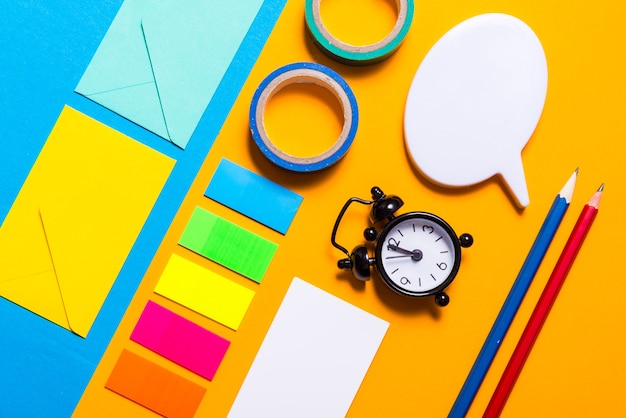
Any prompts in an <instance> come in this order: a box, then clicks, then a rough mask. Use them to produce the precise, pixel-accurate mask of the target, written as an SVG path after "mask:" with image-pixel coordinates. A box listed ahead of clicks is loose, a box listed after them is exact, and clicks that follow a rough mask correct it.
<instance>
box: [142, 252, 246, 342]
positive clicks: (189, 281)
mask: <svg viewBox="0 0 626 418" xmlns="http://www.w3.org/2000/svg"><path fill="white" fill-rule="evenodd" d="M154 291H155V292H156V293H158V294H160V295H161V296H164V297H166V298H168V299H171V300H173V301H174V302H176V303H179V304H181V305H183V306H186V307H188V308H189V309H191V310H193V311H196V312H198V313H199V314H202V315H204V316H206V317H208V318H211V319H213V320H214V321H217V322H219V323H221V324H224V325H226V326H227V327H229V328H232V329H234V330H236V329H237V328H239V324H240V323H241V320H242V319H243V316H244V315H245V313H246V311H247V310H248V306H249V305H250V302H251V301H252V298H253V297H254V291H252V290H250V289H248V288H247V287H244V286H241V285H240V284H237V283H235V282H233V281H232V280H229V279H227V278H225V277H222V276H220V275H219V274H217V273H215V272H212V271H211V270H207V269H206V268H204V267H202V266H200V265H198V264H196V263H194V262H192V261H189V260H187V259H185V258H183V257H181V256H179V255H176V254H172V256H171V257H170V259H169V261H168V263H167V265H166V266H165V270H163V273H162V274H161V277H160V278H159V282H158V283H157V285H156V288H155V289H154Z"/></svg>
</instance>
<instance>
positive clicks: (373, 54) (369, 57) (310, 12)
mask: <svg viewBox="0 0 626 418" xmlns="http://www.w3.org/2000/svg"><path fill="white" fill-rule="evenodd" d="M321 2H322V0H306V4H305V19H306V24H307V27H308V29H309V33H310V34H311V36H312V38H313V41H314V42H315V43H316V44H317V46H318V47H320V48H321V49H322V51H324V52H325V53H326V54H327V55H328V56H330V57H331V58H333V59H336V60H338V61H340V62H342V63H344V64H351V65H364V64H373V63H376V62H379V61H382V60H384V59H385V58H387V57H389V56H390V55H392V54H393V53H394V52H395V51H396V50H397V49H398V48H399V47H400V44H402V41H403V40H404V38H405V36H406V34H407V32H408V30H409V28H410V27H411V22H412V21H413V10H414V4H413V0H396V7H397V11H398V19H397V20H396V24H395V25H394V27H393V29H392V30H391V32H390V33H389V34H388V35H387V36H386V37H385V38H383V39H382V40H380V41H378V42H375V43H373V44H369V45H363V46H358V45H352V44H349V43H346V42H343V41H341V40H339V39H337V38H336V37H334V36H333V35H332V34H331V33H330V32H329V31H328V29H326V26H324V23H323V22H322V17H321V15H320V4H321Z"/></svg>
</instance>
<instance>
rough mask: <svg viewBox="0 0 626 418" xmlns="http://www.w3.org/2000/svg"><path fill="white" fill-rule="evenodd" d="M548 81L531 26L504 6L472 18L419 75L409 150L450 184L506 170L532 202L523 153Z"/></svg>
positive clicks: (512, 186)
mask: <svg viewBox="0 0 626 418" xmlns="http://www.w3.org/2000/svg"><path fill="white" fill-rule="evenodd" d="M547 87H548V67H547V63H546V57H545V54H544V51H543V48H542V46H541V43H540V41H539V39H538V38H537V36H536V35H535V33H534V32H533V31H532V29H530V28H529V27H528V26H527V25H526V24H525V23H524V22H522V21H521V20H519V19H517V18H515V17H513V16H510V15H506V14H501V13H488V14H483V15H479V16H475V17H473V18H470V19H468V20H466V21H464V22H462V23H460V24H458V25H457V26H455V27H454V28H452V29H451V30H450V31H449V32H447V33H446V34H445V35H444V36H443V37H441V39H439V41H437V43H436V44H435V45H434V46H433V47H432V48H431V50H430V51H429V52H428V54H427V55H426V57H425V58H424V60H423V61H422V63H421V64H420V67H419V68H418V70H417V72H416V74H415V77H414V79H413V82H412V84H411V88H410V90H409V94H408V98H407V102H406V108H405V114H404V135H405V140H406V145H407V151H408V153H409V155H410V157H411V158H412V159H413V162H414V163H415V165H416V166H417V168H418V169H419V170H420V171H421V172H422V173H423V174H424V175H425V176H426V177H428V178H429V179H431V180H432V181H433V182H435V183H438V184H440V185H443V186H450V187H457V186H470V185H473V184H476V183H479V182H481V181H484V180H486V179H488V178H491V177H493V176H495V175H498V174H499V175H500V176H502V178H503V180H504V182H505V184H506V185H507V186H508V188H509V190H510V191H511V194H512V196H513V197H514V199H515V200H516V203H517V204H518V205H519V206H521V207H526V206H527V205H528V204H529V197H528V188H527V186H526V178H525V176H524V167H523V166H522V157H521V152H522V149H523V148H524V146H525V145H526V143H527V142H528V141H529V140H530V137H531V135H532V134H533V132H534V130H535V128H536V126H537V123H538V122H539V118H540V116H541V112H542V111H543V106H544V103H545V99H546V92H547Z"/></svg>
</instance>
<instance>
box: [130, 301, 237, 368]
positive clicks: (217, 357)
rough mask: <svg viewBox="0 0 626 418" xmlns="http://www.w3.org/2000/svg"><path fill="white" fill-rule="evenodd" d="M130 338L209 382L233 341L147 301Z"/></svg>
mask: <svg viewBox="0 0 626 418" xmlns="http://www.w3.org/2000/svg"><path fill="white" fill-rule="evenodd" d="M130 339H131V340H133V341H135V342H137V343H139V344H141V345H143V346H144V347H147V348H149V349H150V350H152V351H154V352H155V353H158V354H160V355H162V356H163V357H165V358H167V359H169V360H171V361H173V362H174V363H177V364H179V365H181V366H183V367H185V368H187V369H189V370H191V371H192V372H194V373H197V374H199V375H200V376H202V377H205V378H207V379H209V380H212V379H213V377H214V376H215V372H216V371H217V368H218V367H219V365H220V363H221V362H222V359H223V358H224V355H225V354H226V350H227V349H228V346H229V345H230V341H228V340H226V339H224V338H222V337H220V336H219V335H216V334H214V333H212V332H211V331H209V330H207V329H204V328H202V327H201V326H199V325H198V324H195V323H193V322H191V321H190V320H188V319H186V318H183V317H182V316H180V315H177V314H175V313H174V312H172V311H170V310H168V309H166V308H164V307H162V306H160V305H158V304H156V303H154V302H152V301H148V304H147V305H146V307H145V308H144V310H143V313H142V314H141V318H139V321H138V322H137V325H136V326H135V329H134V330H133V333H132V334H131V336H130Z"/></svg>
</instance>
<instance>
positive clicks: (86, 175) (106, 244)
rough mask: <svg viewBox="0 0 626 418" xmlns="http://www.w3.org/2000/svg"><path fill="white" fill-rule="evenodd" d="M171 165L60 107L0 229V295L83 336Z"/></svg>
mask: <svg viewBox="0 0 626 418" xmlns="http://www.w3.org/2000/svg"><path fill="white" fill-rule="evenodd" d="M173 166H174V161H173V160H172V159H170V158H168V157H166V156H164V155H162V154H160V153H158V152H156V151H154V150H153V149H151V148H149V147H147V146H145V145H143V144H141V143H139V142H137V141H134V140H133V139H131V138H129V137H127V136H125V135H122V134H121V133H119V132H117V131H115V130H113V129H111V128H109V127H107V126H105V125H103V124H101V123H99V122H97V121H95V120H93V119H91V118H89V117H87V116H85V115H83V114H82V113H80V112H78V111H76V110H74V109H72V108H70V107H65V108H64V109H63V111H62V112H61V114H60V116H59V119H58V120H57V122H56V124H55V126H54V128H53V129H52V132H51V133H50V136H49V137H48V140H47V142H46V144H45V145H44V147H43V149H42V151H41V153H40V154H39V157H38V158H37V161H36V162H35V164H34V166H33V168H32V170H31V172H30V174H29V175H28V177H27V179H26V181H25V183H24V185H23V187H22V189H21V190H20V193H19V194H18V196H17V198H16V200H15V203H14V204H13V206H12V207H11V210H10V211H9V214H8V215H7V217H6V219H5V221H4V224H3V225H2V227H1V228H0V254H2V262H1V263H0V296H2V297H4V298H6V299H8V300H10V301H12V302H14V303H16V304H18V305H20V306H22V307H24V308H26V309H28V310H30V311H32V312H34V313H36V314H38V315H40V316H42V317H44V318H46V319H48V320H50V321H52V322H54V323H56V324H58V325H60V326H62V327H64V328H66V329H68V330H70V331H72V332H74V333H76V334H78V335H80V336H82V337H86V336H87V333H88V332H89V329H90V328H91V326H92V324H93V321H94V320H95V318H96V316H97V315H98V312H99V310H100V308H101V306H102V304H103V303H104V300H105V299H106V297H107V295H108V293H109V290H110V289H111V286H113V283H114V282H115V279H116V278H117V275H118V274H119V271H120V269H121V268H122V265H123V264H124V262H125V260H126V257H127V256H128V253H129V252H130V250H131V248H132V246H133V244H134V242H135V240H136V238H137V236H138V235H139V232H140V231H141V228H142V227H143V224H144V223H145V221H146V219H147V217H148V215H149V214H150V211H151V210H152V207H153V205H154V203H155V201H156V199H157V197H158V196H159V193H160V192H161V189H162V188H163V186H164V184H165V182H166V181H167V178H168V177H169V174H170V172H171V170H172V168H173Z"/></svg>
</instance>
